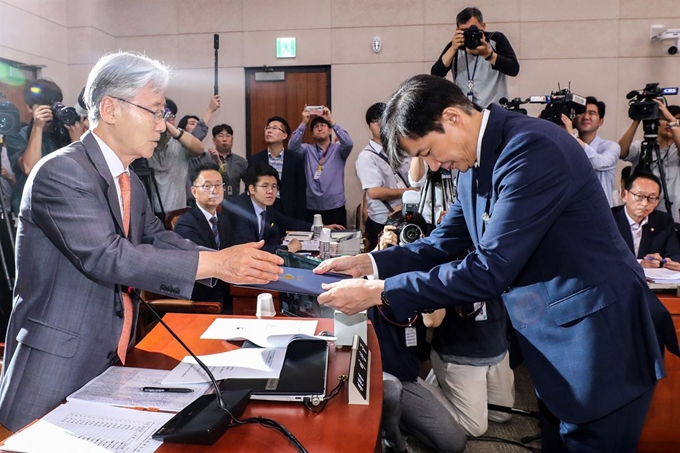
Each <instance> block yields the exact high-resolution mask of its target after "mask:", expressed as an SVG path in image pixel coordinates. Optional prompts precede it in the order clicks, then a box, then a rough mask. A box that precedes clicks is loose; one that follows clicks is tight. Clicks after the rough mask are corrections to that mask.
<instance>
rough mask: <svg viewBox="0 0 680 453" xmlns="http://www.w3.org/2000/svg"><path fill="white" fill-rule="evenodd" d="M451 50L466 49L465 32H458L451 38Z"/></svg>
mask: <svg viewBox="0 0 680 453" xmlns="http://www.w3.org/2000/svg"><path fill="white" fill-rule="evenodd" d="M451 48H452V49H456V50H457V49H464V48H465V35H464V34H463V30H456V32H455V33H454V34H453V38H451Z"/></svg>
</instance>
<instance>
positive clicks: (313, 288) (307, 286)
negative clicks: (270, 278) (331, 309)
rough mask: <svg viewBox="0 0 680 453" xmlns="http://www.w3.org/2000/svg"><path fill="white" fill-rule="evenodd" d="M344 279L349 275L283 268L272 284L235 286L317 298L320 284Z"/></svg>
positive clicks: (321, 291) (320, 291)
mask: <svg viewBox="0 0 680 453" xmlns="http://www.w3.org/2000/svg"><path fill="white" fill-rule="evenodd" d="M345 278H351V277H350V276H349V275H339V274H323V275H319V274H315V273H314V272H312V271H311V270H310V269H298V268H295V267H283V274H281V275H279V279H278V280H277V281H274V282H269V283H267V284H265V285H236V286H244V287H246V288H255V289H264V290H267V291H280V292H283V293H294V294H307V295H309V296H318V295H319V294H321V293H323V292H324V290H323V289H322V288H321V284H322V283H335V282H339V281H340V280H343V279H345Z"/></svg>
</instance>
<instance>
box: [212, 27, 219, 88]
mask: <svg viewBox="0 0 680 453" xmlns="http://www.w3.org/2000/svg"><path fill="white" fill-rule="evenodd" d="M213 48H214V49H215V88H214V95H215V96H217V95H218V94H219V90H218V88H217V53H218V52H217V51H218V50H220V35H218V34H217V33H215V34H214V35H213Z"/></svg>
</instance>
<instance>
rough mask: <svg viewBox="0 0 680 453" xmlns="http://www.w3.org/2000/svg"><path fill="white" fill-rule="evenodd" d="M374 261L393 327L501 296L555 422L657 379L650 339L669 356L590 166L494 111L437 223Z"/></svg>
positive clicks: (671, 332) (554, 133)
mask: <svg viewBox="0 0 680 453" xmlns="http://www.w3.org/2000/svg"><path fill="white" fill-rule="evenodd" d="M473 244H474V245H475V247H476V250H475V251H474V252H472V253H470V254H469V255H468V256H467V257H466V258H465V259H464V260H463V261H461V262H460V264H459V265H456V264H454V263H452V262H451V258H452V257H455V256H457V255H458V254H460V253H461V252H464V251H465V250H466V249H467V247H469V246H470V245H473ZM374 257H375V261H376V264H377V267H378V270H379V274H380V277H381V278H383V279H385V293H386V296H387V299H388V300H389V301H390V305H391V307H392V310H393V311H394V312H395V315H396V316H397V319H402V318H407V317H409V316H412V314H413V313H414V312H415V311H420V310H422V309H427V308H442V307H444V308H445V307H451V306H454V305H457V304H461V303H465V302H474V301H480V300H487V301H489V300H490V301H493V300H494V299H498V298H499V297H500V299H501V300H502V301H503V303H504V304H505V307H506V309H507V311H508V315H509V317H510V320H511V322H512V325H513V327H514V330H515V336H516V338H517V343H518V345H519V347H520V349H521V352H522V354H523V357H524V361H525V363H526V364H527V369H528V370H529V373H530V375H531V378H532V381H533V383H534V385H535V387H536V390H537V393H538V394H539V396H540V397H541V398H542V399H543V401H544V402H545V404H546V406H547V407H548V408H549V409H550V410H551V411H552V413H553V414H555V415H556V416H557V417H559V419H560V420H563V421H567V422H571V423H583V422H587V421H590V420H595V419H597V418H600V417H602V416H604V415H607V414H610V413H612V412H614V411H615V410H617V409H618V408H620V407H622V406H623V405H625V404H626V403H628V402H630V401H632V400H633V399H635V398H636V397H638V396H640V395H641V394H643V393H644V392H647V391H649V390H650V389H652V388H653V387H654V385H655V383H656V380H657V379H659V378H661V377H663V376H664V375H665V370H664V363H663V355H662V349H661V348H660V342H664V343H665V344H666V345H667V346H668V347H669V349H670V350H672V351H673V352H675V353H676V354H677V353H678V345H677V339H676V337H675V329H674V328H673V324H672V320H671V318H670V315H669V314H668V312H667V311H666V309H665V308H664V307H663V305H661V303H660V302H659V300H658V299H657V298H656V296H655V295H654V293H652V292H651V291H650V290H649V288H648V287H647V285H646V282H645V278H644V274H643V272H642V269H641V267H640V265H639V264H638V263H637V261H636V260H635V257H634V256H632V254H631V253H630V251H629V249H628V247H627V246H626V244H625V242H624V241H623V239H622V238H621V234H620V233H619V231H618V229H617V228H616V224H615V222H614V218H613V217H612V215H611V213H610V208H609V206H608V204H607V200H606V198H605V195H604V192H603V191H602V186H601V185H600V184H599V182H598V180H597V177H596V176H595V172H594V170H593V168H592V165H591V164H590V162H589V160H588V159H587V157H586V155H585V154H584V153H583V149H581V147H580V146H579V145H578V143H577V142H576V141H575V140H574V139H573V137H570V136H569V135H568V134H566V133H565V132H564V131H563V130H561V129H560V128H559V127H557V126H556V125H554V124H552V123H550V122H549V121H544V120H539V119H536V118H530V117H527V116H524V115H521V114H516V113H512V112H507V111H506V110H504V109H502V108H501V107H498V106H495V105H492V106H491V107H490V116H489V120H488V124H487V126H486V130H485V132H484V135H483V138H482V149H481V158H480V161H479V167H478V168H476V169H470V170H468V171H467V172H465V173H461V174H460V175H459V179H458V201H456V203H454V204H453V205H452V207H451V208H450V210H449V211H448V213H447V215H446V217H445V218H444V219H443V221H442V223H441V224H440V225H439V226H438V227H437V228H436V229H435V230H434V231H433V232H432V234H431V235H430V236H429V237H428V238H425V239H422V240H420V241H417V242H415V243H413V244H409V245H406V246H404V247H391V248H389V249H387V250H385V251H381V252H377V253H375V254H374ZM410 271H412V272H410ZM404 272H406V273H404ZM653 319H654V321H653ZM655 323H657V325H656V326H655ZM655 327H657V328H658V329H659V336H660V337H661V338H659V337H657V331H656V329H655Z"/></svg>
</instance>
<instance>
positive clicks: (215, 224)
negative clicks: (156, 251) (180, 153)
mask: <svg viewBox="0 0 680 453" xmlns="http://www.w3.org/2000/svg"><path fill="white" fill-rule="evenodd" d="M219 169H220V168H219V167H218V166H217V165H216V164H204V165H201V166H199V167H197V168H195V169H194V170H193V172H192V174H191V175H190V178H191V194H192V195H193V196H194V199H195V200H196V205H195V206H194V207H193V208H191V209H190V210H189V211H187V212H185V213H184V214H182V216H181V217H180V218H179V219H178V220H177V224H176V225H175V233H177V234H179V235H180V236H182V237H183V238H186V239H189V240H190V241H191V242H193V243H194V244H196V245H201V246H203V247H208V248H211V249H214V250H222V249H226V248H227V247H231V246H232V245H234V239H233V233H234V228H233V227H232V225H231V222H230V221H229V217H227V215H226V214H224V213H222V212H218V207H219V206H220V205H221V204H222V200H224V186H225V183H224V182H223V180H222V175H221V174H220V171H219ZM191 300H203V301H215V302H222V307H223V312H224V313H231V312H232V306H231V298H230V297H229V285H227V284H226V283H224V282H222V281H218V282H217V283H216V284H215V286H213V287H212V288H211V287H209V286H206V285H203V284H200V283H196V284H195V285H194V290H193V292H192V293H191Z"/></svg>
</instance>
